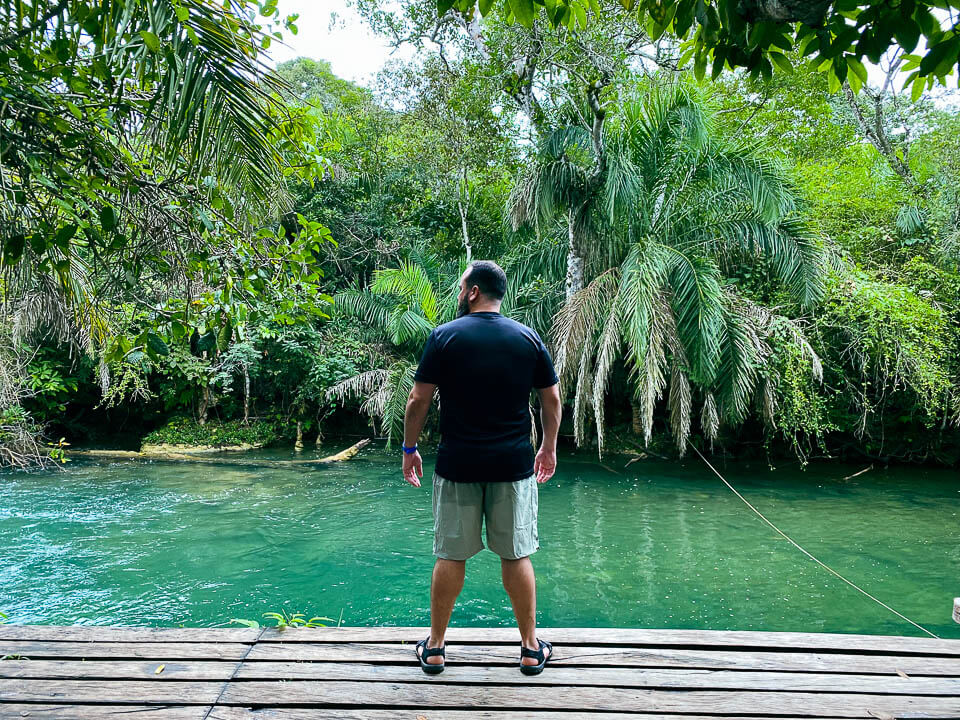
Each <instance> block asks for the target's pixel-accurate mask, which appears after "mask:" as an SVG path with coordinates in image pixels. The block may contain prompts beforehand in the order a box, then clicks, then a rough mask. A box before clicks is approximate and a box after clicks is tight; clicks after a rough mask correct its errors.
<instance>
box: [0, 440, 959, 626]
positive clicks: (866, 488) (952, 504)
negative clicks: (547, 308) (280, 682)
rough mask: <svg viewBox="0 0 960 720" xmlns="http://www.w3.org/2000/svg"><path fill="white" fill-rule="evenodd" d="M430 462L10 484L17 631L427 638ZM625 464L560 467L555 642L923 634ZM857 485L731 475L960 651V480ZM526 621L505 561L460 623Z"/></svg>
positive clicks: (3, 530) (5, 592)
mask: <svg viewBox="0 0 960 720" xmlns="http://www.w3.org/2000/svg"><path fill="white" fill-rule="evenodd" d="M260 457H265V458H272V459H278V458H285V457H290V456H289V455H287V454H281V453H261V454H260ZM305 457H309V455H307V456H305ZM427 460H428V467H427V468H426V469H427V473H428V474H427V477H426V478H425V481H424V485H423V487H422V488H420V489H415V488H412V487H410V486H408V485H406V484H405V483H404V482H403V481H402V479H401V478H400V474H399V460H398V459H397V458H396V456H395V453H394V454H390V455H388V454H387V453H385V452H384V451H383V450H372V451H368V452H365V453H363V454H361V455H360V456H359V457H358V458H356V459H354V460H352V461H350V462H346V463H339V464H336V465H331V466H325V467H316V468H309V469H290V468H283V469H281V468H277V469H264V468H259V467H249V466H242V465H232V466H227V465H220V466H214V465H199V464H198V465H190V464H182V463H161V462H142V461H124V462H93V461H76V462H74V463H72V464H71V465H70V466H69V470H68V471H67V472H51V473H42V474H5V475H0V492H2V497H0V611H4V612H6V613H7V614H8V615H9V621H10V622H16V623H55V624H126V625H151V626H172V625H180V624H183V625H214V624H220V623H224V622H226V621H228V620H229V619H230V618H249V619H259V618H260V616H261V614H262V613H263V612H266V611H271V610H279V609H281V608H283V609H286V610H288V611H290V612H293V611H305V612H307V613H309V614H314V615H329V616H331V617H333V618H335V619H337V618H339V617H340V616H341V613H342V618H343V623H344V624H346V625H368V624H382V625H425V624H427V622H428V609H429V577H430V569H431V567H432V564H433V558H432V556H431V550H432V520H431V515H430V483H429V471H430V470H431V468H430V467H429V464H430V463H432V458H428V459H427ZM605 465H606V468H605V467H601V466H600V465H598V464H597V463H596V462H594V461H593V459H592V458H590V457H588V456H582V455H581V456H564V457H561V459H560V466H559V469H558V473H557V476H556V478H555V479H554V480H552V481H551V482H550V483H549V484H547V485H545V486H543V487H542V488H541V491H540V544H541V549H540V551H539V552H538V553H536V554H535V555H534V556H533V561H534V567H535V568H536V571H537V576H538V591H539V613H538V615H539V621H540V623H541V624H543V625H552V626H619V627H650V628H656V627H671V628H705V629H740V630H796V631H818V632H863V633H882V634H887V633H890V634H902V635H918V634H920V632H919V631H918V630H916V629H915V628H913V627H912V626H910V625H909V624H907V623H905V622H904V621H902V620H900V619H898V618H897V617H896V616H894V615H892V614H890V613H889V612H888V611H887V610H884V609H883V608H881V607H879V606H877V605H875V604H874V603H872V602H871V601H869V600H868V599H867V598H865V597H863V596H862V595H860V594H858V593H857V592H856V591H854V590H852V589H850V588H849V587H848V586H846V585H844V584H843V583H842V582H841V581H839V580H837V579H836V578H834V577H832V576H831V575H829V574H828V573H826V572H825V571H824V570H823V569H821V568H819V567H818V566H816V565H815V564H814V563H813V562H811V561H810V560H809V559H807V558H805V557H804V556H803V555H801V554H800V553H799V552H798V551H797V550H796V549H795V548H793V547H792V546H790V545H789V544H788V543H787V542H786V541H784V540H783V539H782V538H779V537H778V536H776V535H775V534H774V533H773V531H772V530H770V529H769V528H768V527H767V526H766V525H764V524H763V523H762V522H761V521H760V520H759V519H758V518H756V517H755V516H754V515H753V514H752V513H751V512H750V511H749V509H748V508H746V506H744V505H743V504H742V503H741V501H740V500H738V499H737V498H736V497H735V496H734V495H733V494H732V493H731V492H730V491H729V490H727V489H726V488H725V487H724V486H723V485H722V484H721V483H720V482H719V480H717V479H716V478H715V477H714V476H712V475H710V474H709V473H708V472H706V471H705V469H704V468H703V466H702V465H700V464H699V461H697V460H692V459H691V460H688V461H686V462H684V463H654V462H638V463H634V464H632V465H630V466H629V467H628V468H624V461H623V460H619V461H615V460H609V461H606V462H605ZM859 469H861V466H857V467H849V466H843V465H839V464H824V465H819V466H818V465H813V466H810V467H809V468H808V469H807V470H806V471H805V472H802V471H799V470H798V469H796V468H795V466H788V465H785V466H784V467H782V468H779V469H777V470H776V471H775V472H770V471H769V470H768V468H767V467H766V466H765V465H763V464H757V465H753V466H743V465H730V466H726V467H724V468H723V472H724V473H725V475H726V476H727V477H728V479H729V480H730V481H731V482H733V483H734V485H735V486H737V487H738V489H739V490H740V491H741V492H742V493H743V494H744V495H745V496H746V497H747V498H748V499H749V500H750V501H751V502H753V503H754V504H755V505H756V506H757V507H758V508H759V509H760V510H761V511H762V512H763V513H765V514H766V515H767V516H768V517H769V518H770V519H771V520H772V521H773V522H774V523H776V524H778V525H779V526H780V527H781V528H782V529H783V530H784V531H785V532H787V533H788V534H789V535H791V536H792V537H793V538H794V539H796V540H797V541H798V542H799V543H800V544H801V545H803V546H805V547H806V548H807V549H808V550H809V551H810V552H812V553H813V554H814V555H816V556H818V557H819V558H820V559H822V560H823V561H824V562H826V563H827V564H828V565H831V566H833V567H835V568H836V569H837V570H839V571H840V572H841V573H843V574H845V575H846V576H847V577H849V578H850V579H851V580H852V581H854V582H856V583H858V584H860V585H861V586H863V587H864V588H865V589H867V590H868V591H870V592H871V593H873V594H874V595H877V596H878V597H879V598H880V599H881V600H884V601H885V602H887V603H888V604H890V605H892V606H893V607H895V608H896V609H898V610H899V611H900V612H902V613H904V614H905V615H907V616H908V617H911V618H912V619H914V620H916V621H917V622H919V623H921V624H922V625H925V626H927V627H928V628H929V629H930V630H932V631H933V632H935V633H937V634H939V635H941V636H944V637H953V638H960V625H957V624H956V623H954V622H953V621H952V620H951V618H950V613H951V607H952V598H954V597H956V596H960V479H958V476H957V474H956V473H953V472H948V471H934V470H920V469H897V470H888V471H884V470H874V471H872V472H869V473H866V474H864V475H861V476H859V477H857V478H854V479H852V480H848V481H844V480H843V479H842V478H843V477H844V476H847V475H850V474H851V473H853V472H856V471H857V470H859ZM512 620H513V616H512V614H511V611H510V606H509V602H508V600H507V596H506V594H505V593H504V591H503V588H502V587H501V585H500V572H499V561H498V559H497V558H496V556H494V555H493V554H492V553H490V552H489V551H483V552H482V553H480V555H478V556H476V557H475V558H473V559H472V560H470V562H469V563H468V565H467V581H466V585H465V587H464V590H463V594H462V595H461V597H460V601H459V603H458V605H457V608H456V610H455V611H454V617H453V623H454V624H455V625H460V626H471V625H472V626H481V625H504V624H509V623H511V622H512Z"/></svg>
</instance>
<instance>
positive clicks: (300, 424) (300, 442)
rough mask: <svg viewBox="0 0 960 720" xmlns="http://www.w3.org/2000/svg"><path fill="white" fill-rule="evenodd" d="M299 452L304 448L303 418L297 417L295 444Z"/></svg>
mask: <svg viewBox="0 0 960 720" xmlns="http://www.w3.org/2000/svg"><path fill="white" fill-rule="evenodd" d="M293 449H294V450H296V451H297V452H300V451H301V450H303V418H297V441H296V442H295V443H294V444H293Z"/></svg>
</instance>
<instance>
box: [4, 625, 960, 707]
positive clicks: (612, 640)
mask: <svg viewBox="0 0 960 720" xmlns="http://www.w3.org/2000/svg"><path fill="white" fill-rule="evenodd" d="M426 634H427V630H426V629H424V628H340V629H326V628H319V629H299V630H288V631H285V632H282V633H280V632H278V631H277V630H274V629H261V630H253V629H247V628H239V629H222V628H221V629H209V628H184V629H177V628H171V629H144V628H112V627H110V628H107V627H53V626H17V625H0V657H3V658H4V659H3V660H2V661H0V718H3V719H7V718H17V719H18V720H20V719H22V718H58V719H62V720H73V719H75V718H91V719H94V720H96V719H102V718H113V719H114V720H118V719H119V718H133V719H135V718H150V719H151V720H253V719H255V718H275V719H276V720H306V718H310V719H311V720H312V719H314V718H339V719H340V720H361V719H364V720H381V719H382V720H387V719H388V718H390V719H392V718H409V719H410V720H418V719H420V720H423V719H426V720H472V719H474V718H481V719H482V718H499V719H502V720H520V719H526V718H530V719H532V720H548V719H549V720H558V719H561V718H562V719H563V720H580V719H581V718H605V719H606V720H619V719H620V718H648V719H649V718H652V717H656V718H675V719H677V720H679V718H681V717H682V718H684V720H706V719H707V718H712V719H713V720H716V718H765V717H777V718H812V717H816V718H887V719H888V718H960V640H933V639H923V638H906V637H881V636H872V635H826V634H801V633H760V632H726V631H699V630H621V629H595V628H593V629H559V628H554V629H542V630H541V632H540V635H541V637H543V638H545V639H548V640H551V641H552V642H553V643H554V646H555V650H556V657H555V659H554V660H553V661H552V662H551V664H550V665H548V666H547V669H546V670H545V671H544V673H543V674H542V675H540V676H537V677H527V676H525V675H523V674H521V673H520V671H519V670H518V669H517V667H516V665H517V662H518V656H519V649H518V648H519V635H518V633H517V631H516V630H515V629H508V628H490V629H473V628H463V629H452V630H451V631H450V634H449V637H448V649H447V669H446V671H445V672H443V673H442V674H440V675H437V676H430V675H426V674H424V673H423V672H421V671H420V668H419V666H418V665H417V663H416V659H415V657H414V654H413V645H414V643H415V642H416V641H417V640H420V639H421V638H423V637H425V636H426Z"/></svg>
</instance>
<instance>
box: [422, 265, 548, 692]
mask: <svg viewBox="0 0 960 720" xmlns="http://www.w3.org/2000/svg"><path fill="white" fill-rule="evenodd" d="M506 290H507V276H506V275H505V274H504V272H503V270H502V269H501V268H500V266H498V265H497V264H496V263H493V262H490V261H487V260H478V261H475V262H472V263H470V265H469V267H468V268H467V270H466V272H464V274H463V277H461V278H460V294H459V295H458V297H457V303H458V312H457V319H456V320H453V321H452V322H449V323H445V324H444V325H441V326H439V327H437V328H435V329H434V330H433V332H432V333H430V337H429V338H428V340H427V344H426V346H425V348H424V351H423V357H422V359H421V360H420V367H419V368H418V369H417V374H416V376H415V382H414V385H413V390H411V392H410V397H409V399H408V400H407V410H406V416H405V418H404V432H403V452H404V455H403V477H404V479H405V480H406V481H407V482H408V483H410V484H411V485H413V486H414V487H420V478H421V477H423V460H422V459H421V458H420V453H419V452H417V438H418V437H419V435H420V431H421V429H423V423H424V420H425V419H426V417H427V411H428V410H429V409H430V404H431V401H432V398H433V392H434V389H435V388H437V387H439V388H440V448H439V450H438V453H437V464H436V470H435V472H434V475H433V518H434V526H433V527H434V540H433V553H434V555H436V556H437V562H436V564H435V565H434V568H433V579H432V582H431V585H430V636H429V637H428V638H427V639H426V640H421V641H420V642H419V643H418V644H417V658H418V659H419V661H420V667H421V668H423V670H424V672H427V673H439V672H442V671H443V663H444V637H445V635H446V632H447V625H448V624H449V622H450V615H451V613H452V612H453V606H454V603H455V602H456V599H457V596H458V595H459V594H460V590H461V589H462V588H463V578H464V571H465V568H466V561H467V559H468V558H470V557H472V556H473V555H476V554H477V553H478V552H480V551H481V550H482V549H483V541H482V540H481V539H480V535H481V533H480V530H481V525H482V523H483V521H484V519H486V527H487V533H486V534H487V546H488V547H489V548H490V549H491V550H492V551H493V552H495V553H496V554H497V555H499V556H500V559H501V560H500V567H501V571H502V575H503V587H504V589H506V591H507V594H508V595H509V596H510V602H511V604H512V606H513V613H514V615H515V616H516V618H517V624H518V626H519V628H520V639H521V648H520V669H521V671H522V672H524V673H526V674H528V675H535V674H537V673H539V672H540V671H542V670H543V668H544V666H545V665H546V663H547V660H548V659H549V658H550V656H551V655H552V654H553V646H552V645H551V644H550V643H548V642H544V641H543V640H539V639H538V638H537V635H536V611H537V591H536V581H535V577H534V573H533V565H532V564H531V563H530V557H529V556H530V555H531V554H532V553H534V552H535V551H536V550H537V549H538V548H539V544H538V535H537V501H538V492H539V491H538V484H539V483H545V482H547V480H549V479H550V478H551V477H552V476H553V473H554V470H555V469H556V466H557V431H558V430H559V428H560V412H561V410H560V407H561V405H560V391H559V387H558V385H557V375H556V373H555V372H554V369H553V362H552V360H551V359H550V353H549V352H547V348H546V347H545V346H544V344H543V341H542V340H541V339H540V336H539V335H537V333H536V332H535V331H534V330H531V329H530V328H528V327H527V326H525V325H521V324H520V323H518V322H515V321H513V320H510V319H509V318H506V317H504V316H503V315H501V314H500V303H501V302H502V300H503V296H504V293H505V292H506ZM534 388H535V389H536V390H537V391H538V394H539V396H540V407H541V410H540V418H541V420H542V423H543V440H542V442H541V444H540V449H539V451H538V452H537V454H536V457H534V454H533V446H532V445H531V444H530V411H529V400H530V391H531V390H532V389H534Z"/></svg>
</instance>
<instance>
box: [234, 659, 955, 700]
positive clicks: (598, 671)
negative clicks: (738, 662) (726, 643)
mask: <svg viewBox="0 0 960 720" xmlns="http://www.w3.org/2000/svg"><path fill="white" fill-rule="evenodd" d="M235 677H236V679H237V680H347V681H351V680H352V681H365V682H430V683H434V684H449V683H460V684H475V685H568V686H594V687H604V686H605V687H638V688H676V689H691V690H704V689H711V690H782V691H801V692H858V693H875V694H879V695H884V694H894V695H956V696H957V697H960V678H937V677H933V678H931V677H907V678H904V677H900V676H899V675H894V676H892V677H891V676H886V675H846V674H824V673H785V672H740V671H730V670H641V669H638V668H602V667H596V668H564V667H548V668H547V670H546V671H544V673H543V674H541V675H537V676H533V677H531V676H528V675H524V674H522V673H521V672H520V671H519V669H518V668H516V667H512V668H509V667H491V668H488V667H480V668H478V667H470V666H464V665H459V666H457V665H454V666H451V667H448V668H447V669H446V670H444V672H443V673H442V674H440V675H427V674H425V673H423V672H422V671H421V670H420V668H419V666H411V667H401V666H398V665H369V664H366V663H356V664H346V663H344V664H338V663H297V662H289V663H287V662H281V663H244V664H242V665H241V667H240V669H239V670H238V671H237V673H236V675H235Z"/></svg>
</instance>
